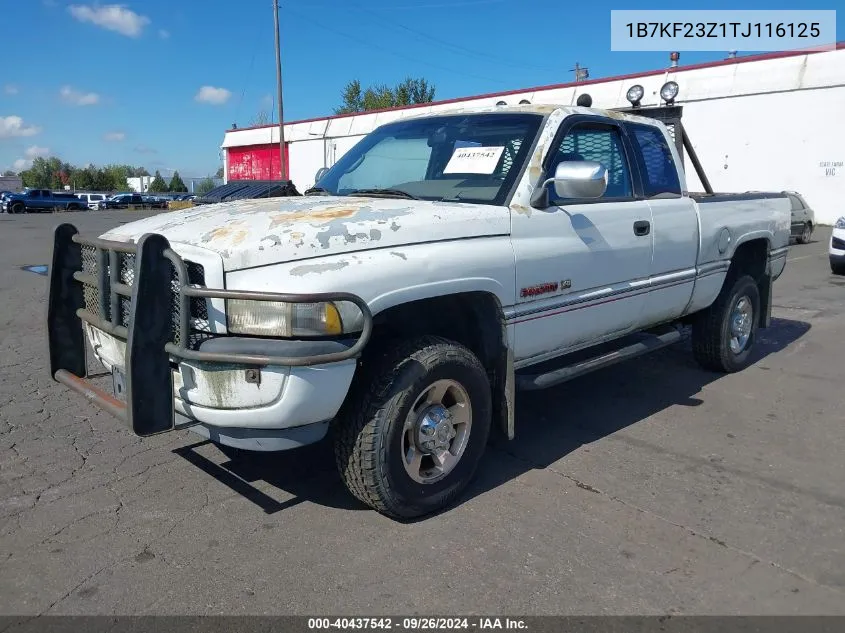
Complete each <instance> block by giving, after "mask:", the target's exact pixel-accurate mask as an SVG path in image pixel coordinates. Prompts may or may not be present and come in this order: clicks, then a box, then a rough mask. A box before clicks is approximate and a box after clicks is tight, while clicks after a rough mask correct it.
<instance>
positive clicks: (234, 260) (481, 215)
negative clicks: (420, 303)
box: [102, 196, 510, 271]
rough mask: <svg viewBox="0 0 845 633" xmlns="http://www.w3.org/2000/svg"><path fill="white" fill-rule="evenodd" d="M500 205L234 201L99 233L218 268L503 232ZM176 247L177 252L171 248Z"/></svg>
mask: <svg viewBox="0 0 845 633" xmlns="http://www.w3.org/2000/svg"><path fill="white" fill-rule="evenodd" d="M509 232H510V215H509V212H508V209H507V208H506V207H494V206H491V205H478V204H467V203H449V202H429V201H423V200H403V199H392V198H391V199H386V198H371V197H354V198H353V197H346V196H342V197H336V196H306V197H295V198H265V199H260V200H236V201H233V202H222V203H218V204H211V205H203V206H199V207H193V208H191V209H184V210H180V211H172V212H170V213H162V214H159V215H155V216H153V217H149V218H145V219H143V220H138V221H136V222H130V223H127V224H124V225H122V226H119V227H117V228H115V229H112V230H111V231H109V232H108V233H105V234H103V235H102V237H103V238H104V239H108V240H115V241H121V242H137V241H138V240H139V239H140V238H141V236H142V235H144V234H145V233H159V234H161V235H164V236H165V237H166V238H167V239H168V241H170V242H171V244H174V245H177V244H180V243H181V244H189V245H191V246H195V247H199V248H204V249H208V250H211V251H214V252H216V253H219V254H220V256H221V258H222V259H223V268H224V270H226V271H233V270H241V269H244V268H252V267H254V266H264V265H267V264H277V263H284V262H290V261H296V260H300V259H307V258H311V257H319V256H322V255H336V254H341V253H351V252H356V251H362V250H368V249H376V248H391V247H398V246H403V245H409V244H417V243H422V242H431V241H442V240H454V239H461V238H468V237H483V236H492V235H506V234H508V233H509ZM177 250H178V249H177Z"/></svg>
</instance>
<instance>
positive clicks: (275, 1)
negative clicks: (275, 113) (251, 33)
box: [273, 0, 286, 180]
mask: <svg viewBox="0 0 845 633" xmlns="http://www.w3.org/2000/svg"><path fill="white" fill-rule="evenodd" d="M279 9H281V5H280V3H279V1H278V0H273V24H274V25H275V27H276V29H275V30H276V88H277V89H278V91H279V179H280V180H285V171H286V169H285V167H286V165H285V123H284V121H285V119H284V110H283V108H282V48H281V44H280V43H279Z"/></svg>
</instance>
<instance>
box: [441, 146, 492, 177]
mask: <svg viewBox="0 0 845 633" xmlns="http://www.w3.org/2000/svg"><path fill="white" fill-rule="evenodd" d="M504 151H505V148H504V147H460V148H458V149H456V150H455V151H454V153H453V154H452V158H450V159H449V163H448V164H447V165H446V169H444V170H443V173H444V174H492V173H493V171H495V169H496V165H498V164H499V158H501V156H502V152H504Z"/></svg>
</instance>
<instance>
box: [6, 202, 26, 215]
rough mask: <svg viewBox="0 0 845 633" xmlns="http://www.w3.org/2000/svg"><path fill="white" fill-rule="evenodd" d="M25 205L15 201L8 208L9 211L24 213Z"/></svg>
mask: <svg viewBox="0 0 845 633" xmlns="http://www.w3.org/2000/svg"><path fill="white" fill-rule="evenodd" d="M25 212H26V206H25V205H24V204H23V203H22V202H16V203H15V204H13V205H12V206H11V207H10V208H9V213H25Z"/></svg>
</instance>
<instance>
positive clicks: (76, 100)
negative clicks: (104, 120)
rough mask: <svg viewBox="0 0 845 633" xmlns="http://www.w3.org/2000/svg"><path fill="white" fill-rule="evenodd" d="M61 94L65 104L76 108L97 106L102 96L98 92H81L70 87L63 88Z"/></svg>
mask: <svg viewBox="0 0 845 633" xmlns="http://www.w3.org/2000/svg"><path fill="white" fill-rule="evenodd" d="M59 94H60V95H61V97H62V100H63V101H64V102H65V103H69V104H71V105H75V106H87V105H96V104H97V103H99V102H100V95H98V94H97V93H96V92H80V91H79V90H74V89H73V88H71V87H70V86H63V87H62V89H61V90H60V91H59Z"/></svg>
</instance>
